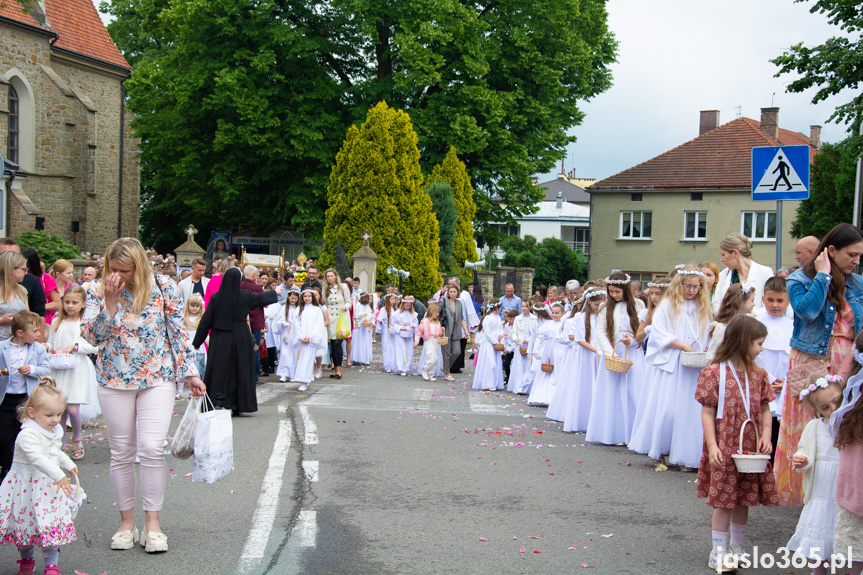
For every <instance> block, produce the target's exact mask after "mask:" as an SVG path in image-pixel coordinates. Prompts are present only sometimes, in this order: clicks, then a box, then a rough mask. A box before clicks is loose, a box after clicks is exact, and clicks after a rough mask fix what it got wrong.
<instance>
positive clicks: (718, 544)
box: [713, 531, 728, 553]
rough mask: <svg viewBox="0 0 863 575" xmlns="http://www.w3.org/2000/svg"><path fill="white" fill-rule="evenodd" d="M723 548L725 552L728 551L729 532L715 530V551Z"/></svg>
mask: <svg viewBox="0 0 863 575" xmlns="http://www.w3.org/2000/svg"><path fill="white" fill-rule="evenodd" d="M720 549H721V550H722V552H723V553H727V552H728V532H727V531H713V552H714V553H715V552H716V551H718V550H720Z"/></svg>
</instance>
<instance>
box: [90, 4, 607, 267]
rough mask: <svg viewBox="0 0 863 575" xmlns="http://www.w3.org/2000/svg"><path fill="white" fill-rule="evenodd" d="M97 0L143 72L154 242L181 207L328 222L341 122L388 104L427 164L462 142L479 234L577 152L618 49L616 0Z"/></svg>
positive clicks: (535, 196)
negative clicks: (399, 113)
mask: <svg viewBox="0 0 863 575" xmlns="http://www.w3.org/2000/svg"><path fill="white" fill-rule="evenodd" d="M102 6H103V9H105V10H107V11H109V12H110V13H111V14H112V15H113V16H114V17H115V19H114V21H113V22H112V23H111V25H110V26H109V31H110V32H111V34H112V37H113V38H114V40H115V41H116V42H117V45H118V46H119V47H120V49H121V50H122V51H123V53H124V54H125V55H126V57H127V58H128V59H129V61H130V62H131V63H132V64H133V67H134V71H133V75H132V78H131V79H130V80H129V81H128V82H127V89H128V94H129V105H130V107H131V108H132V110H133V111H134V112H135V114H136V120H135V124H134V126H135V130H136V134H137V136H139V137H140V138H141V154H142V156H141V163H142V172H143V173H142V186H143V188H144V194H143V200H144V205H143V212H144V213H143V214H142V224H143V225H144V228H145V229H144V231H145V237H147V235H148V234H149V235H152V236H153V237H155V238H157V239H161V238H163V237H167V236H171V241H172V242H176V241H181V240H182V231H181V229H180V228H181V227H182V226H181V225H179V224H180V223H179V221H174V219H175V218H176V217H177V216H176V214H181V215H183V216H184V217H183V221H188V220H189V219H192V220H194V222H195V225H196V226H197V227H198V229H200V230H202V233H207V232H208V231H209V230H210V229H212V228H213V227H215V226H220V227H221V226H225V225H226V224H227V223H229V222H231V221H236V222H248V223H250V224H251V225H252V226H254V227H255V228H256V229H258V230H259V231H260V232H266V231H267V230H268V229H270V228H272V227H274V226H282V225H292V226H295V227H297V228H299V229H303V230H306V231H309V232H312V233H315V232H317V233H320V230H321V228H322V226H323V210H324V208H325V205H326V204H325V198H326V187H327V181H328V180H327V178H328V175H329V171H330V168H331V166H332V158H333V157H334V155H335V153H336V151H337V150H338V147H339V144H340V140H341V135H342V134H344V133H345V130H346V129H347V127H348V126H349V125H351V124H352V123H354V122H359V121H361V120H362V118H363V117H364V116H365V113H366V111H367V110H368V109H369V108H370V107H371V106H373V105H374V104H375V103H377V102H378V101H380V100H386V101H388V102H390V103H391V104H392V105H393V106H395V107H398V108H401V109H404V110H406V111H407V112H409V113H410V114H411V117H412V119H413V121H414V123H415V125H416V129H417V130H418V138H419V139H418V145H419V149H420V151H421V157H420V162H421V164H422V166H423V167H424V168H425V169H426V170H429V169H430V167H431V166H432V165H434V164H435V163H437V162H441V161H442V160H444V158H445V157H446V155H447V152H448V150H449V148H450V146H451V145H454V146H455V147H456V148H457V149H458V150H459V151H460V154H461V159H462V161H464V162H465V164H466V167H467V172H468V174H469V175H470V179H471V181H472V182H473V186H474V190H473V193H474V200H475V202H476V204H477V211H476V222H477V223H476V226H477V227H478V229H479V230H480V231H482V230H483V228H484V224H485V222H488V221H497V222H500V221H508V219H509V218H511V217H517V216H518V215H520V214H523V213H526V212H529V211H531V210H532V209H533V206H534V204H535V203H536V202H537V201H538V200H539V199H541V197H542V195H541V192H540V191H539V190H538V189H536V188H535V187H534V186H533V185H532V182H531V176H532V174H534V173H543V172H546V171H548V170H550V169H551V168H552V167H553V165H554V164H555V163H556V162H557V161H558V160H559V159H560V158H562V157H563V156H564V154H565V148H566V146H567V144H569V143H570V142H572V141H574V137H573V136H570V135H569V134H568V132H569V131H571V128H572V127H574V126H577V125H579V124H580V123H581V122H582V119H583V113H582V112H581V111H580V110H579V108H578V104H579V102H580V101H581V100H584V99H588V98H592V97H594V96H596V95H598V94H600V93H601V92H603V91H605V90H607V89H608V88H609V87H610V86H611V72H610V70H609V65H610V64H611V63H612V62H614V61H615V57H616V50H617V42H616V41H615V39H614V36H613V34H612V33H611V32H610V31H609V30H608V26H607V13H606V9H605V1H604V0H534V1H531V2H527V1H525V0H500V1H498V2H493V3H488V2H477V1H476V0H460V1H458V2H454V1H453V0H405V1H404V2H400V3H399V4H398V5H396V4H394V3H392V2H380V1H379V0H332V1H330V2H326V3H313V2H308V1H307V0H261V1H253V0H236V1H234V0H171V1H169V0H111V2H110V4H108V3H103V5H102ZM492 199H495V201H492ZM189 216H191V218H190V217H189ZM172 218H174V219H172ZM164 241H166V242H167V241H168V240H167V239H165V240H164ZM171 247H173V246H171ZM456 252H457V255H456V259H458V258H459V257H461V256H460V255H458V253H459V252H458V248H457V250H456ZM466 259H471V258H469V257H468V258H466Z"/></svg>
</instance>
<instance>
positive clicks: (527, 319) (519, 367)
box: [506, 301, 534, 393]
mask: <svg viewBox="0 0 863 575" xmlns="http://www.w3.org/2000/svg"><path fill="white" fill-rule="evenodd" d="M533 323H534V319H533V316H532V315H531V313H530V302H529V301H523V302H521V315H518V316H516V318H515V320H513V322H512V340H513V343H514V344H515V351H514V352H513V356H512V364H511V365H510V367H509V382H508V383H507V386H506V390H507V391H509V392H510V393H517V392H516V390H517V389H518V384H519V381H521V378H522V377H523V376H524V373H525V372H526V371H528V370H529V369H530V355H529V354H527V353H524V354H522V353H521V352H522V350H524V351H525V352H527V346H528V344H530V338H531V336H532V335H533Z"/></svg>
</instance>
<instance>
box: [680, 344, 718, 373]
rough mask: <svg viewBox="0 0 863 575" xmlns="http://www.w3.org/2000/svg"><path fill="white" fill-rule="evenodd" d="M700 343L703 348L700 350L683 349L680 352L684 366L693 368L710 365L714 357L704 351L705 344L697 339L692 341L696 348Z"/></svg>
mask: <svg viewBox="0 0 863 575" xmlns="http://www.w3.org/2000/svg"><path fill="white" fill-rule="evenodd" d="M696 344H697V345H698V347H699V348H701V349H700V350H698V351H682V352H680V365H682V366H683V367H691V368H692V369H704V368H705V367H707V366H708V365H710V360H711V359H713V358H711V357H710V354H709V353H707V352H706V351H704V346H703V345H702V343H701V342H700V341H698V340H695V341H694V342H693V343H692V347H693V348H694V347H695V346H696Z"/></svg>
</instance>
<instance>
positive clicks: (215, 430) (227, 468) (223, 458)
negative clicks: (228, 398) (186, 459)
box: [192, 395, 234, 483]
mask: <svg viewBox="0 0 863 575" xmlns="http://www.w3.org/2000/svg"><path fill="white" fill-rule="evenodd" d="M205 397H206V400H205V401H204V403H203V404H202V406H201V407H202V408H204V409H205V410H204V411H202V412H200V413H198V414H197V418H196V419H197V422H196V424H195V459H194V460H193V462H192V481H193V482H195V483H214V482H216V481H218V480H219V479H221V478H223V477H225V476H226V475H227V474H229V473H230V472H231V471H233V470H234V430H233V427H232V424H231V412H230V411H229V410H227V409H216V408H215V406H213V402H212V401H211V400H210V396H209V395H206V396H205ZM207 403H209V404H210V408H211V409H209V410H206V407H207Z"/></svg>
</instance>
